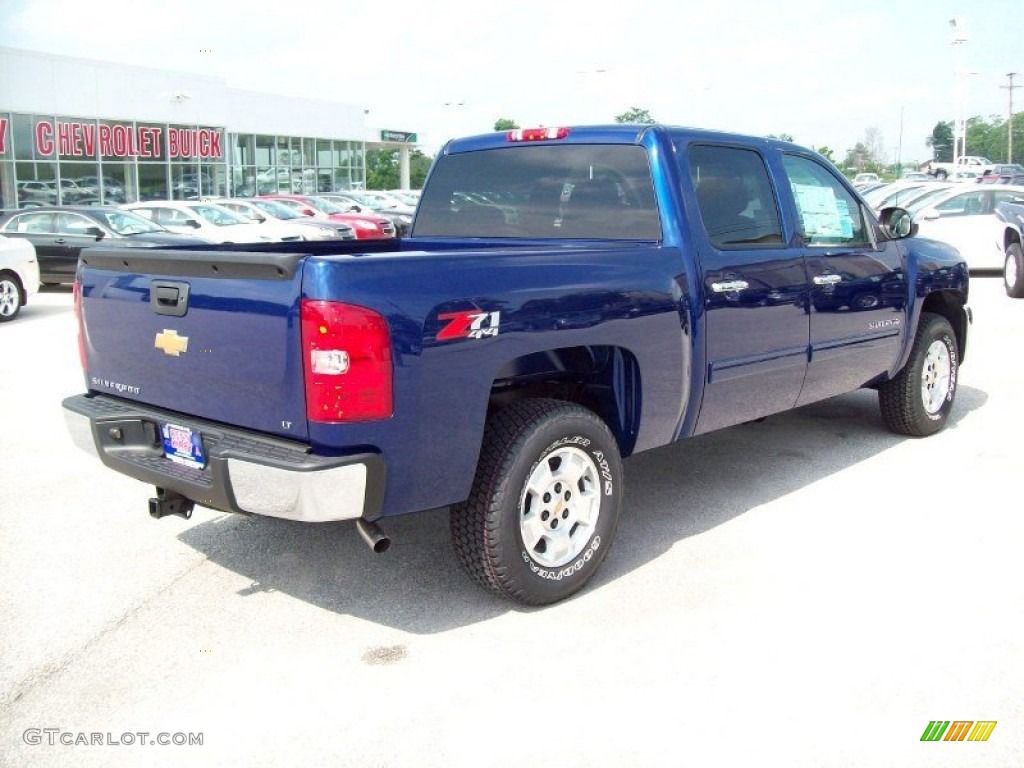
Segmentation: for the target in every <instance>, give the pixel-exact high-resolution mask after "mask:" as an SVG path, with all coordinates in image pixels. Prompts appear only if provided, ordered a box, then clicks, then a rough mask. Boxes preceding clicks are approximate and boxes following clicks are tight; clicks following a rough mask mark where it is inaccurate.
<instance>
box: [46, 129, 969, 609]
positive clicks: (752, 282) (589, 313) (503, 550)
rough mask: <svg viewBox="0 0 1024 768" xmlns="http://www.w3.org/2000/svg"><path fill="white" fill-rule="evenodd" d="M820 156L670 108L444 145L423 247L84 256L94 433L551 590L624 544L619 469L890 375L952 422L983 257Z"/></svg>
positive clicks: (82, 434)
mask: <svg viewBox="0 0 1024 768" xmlns="http://www.w3.org/2000/svg"><path fill="white" fill-rule="evenodd" d="M913 227H914V225H913V223H912V221H911V219H910V217H909V215H907V213H906V212H905V211H902V210H900V209H886V210H885V211H882V212H881V213H880V214H879V215H878V216H877V217H876V215H875V213H873V212H872V210H871V209H870V207H869V206H868V205H866V204H865V203H864V202H863V201H862V200H861V199H860V198H859V197H858V196H857V194H856V193H855V192H854V190H853V189H852V188H851V186H850V185H849V183H848V182H847V181H846V180H844V178H843V176H842V175H841V174H840V173H839V172H837V170H836V169H835V168H834V167H833V166H832V165H831V164H830V163H828V162H827V161H826V160H824V159H823V158H822V157H820V156H819V155H817V154H815V153H814V152H811V151H809V150H806V149H803V148H801V147H799V146H797V145H795V144H791V143H786V142H781V141H777V140H772V139H762V138H754V137H748V136H739V135H732V134H725V133H717V132H708V131H698V130H691V129H683V128H675V127H669V126H625V125H617V126H603V127H602V126H596V127H573V128H541V129H527V130H514V131H511V132H509V133H507V134H506V133H495V134H488V135H484V136H476V137H469V138H463V139H457V140H453V141H451V142H449V143H448V144H447V145H446V146H445V147H444V148H443V150H442V151H441V152H440V153H439V154H438V156H437V158H436V159H435V161H434V164H433V166H432V168H431V170H430V173H429V176H428V180H427V183H426V185H425V189H424V191H423V195H422V198H421V201H420V204H419V207H418V209H417V213H416V217H415V221H414V223H413V227H412V232H411V235H410V236H409V237H408V238H406V239H403V240H401V241H400V242H392V243H379V244H376V243H362V242H358V243H356V242H348V243H314V242H306V243H294V244H293V243H285V244H260V245H258V246H230V247H225V246H216V247H210V246H205V247H204V246H198V247H197V248H194V249H181V248H176V249H173V250H162V251H157V250H153V251H150V250H146V251H145V252H143V251H141V250H140V251H139V252H132V253H131V254H125V253H124V252H123V251H118V252H115V251H113V250H104V249H102V248H93V249H91V250H89V251H87V252H85V253H83V255H82V257H81V260H80V264H79V268H78V273H77V282H76V284H75V292H74V295H75V307H76V310H75V311H76V313H77V317H78V322H79V328H80V335H79V341H80V345H79V346H80V352H81V363H82V366H83V369H84V373H85V382H86V387H87V391H86V392H85V393H83V394H80V395H76V396H73V397H70V398H68V399H66V400H65V401H64V404H63V405H64V409H65V414H66V416H67V421H68V427H69V429H70V432H71V435H72V436H73V438H74V440H75V442H76V443H77V444H78V445H79V446H81V447H83V448H85V449H86V450H88V451H90V452H91V453H94V454H96V455H97V456H98V457H99V459H100V460H101V461H102V462H103V463H104V464H105V465H106V466H107V467H109V468H111V469H113V470H116V471H118V472H121V473H124V474H126V475H129V476H131V477H134V478H137V479H138V480H140V481H143V482H145V483H147V484H150V485H153V486H155V487H156V496H154V497H153V498H151V499H150V500H149V509H150V513H151V514H152V515H153V516H155V517H161V516H163V515H166V514H179V515H185V516H188V515H189V514H190V513H191V511H192V508H193V505H194V504H200V505H203V506H206V507H209V508H213V509H217V510H224V511H229V512H235V513H242V514H254V515H269V516H275V517H281V518H288V519H293V520H303V521H309V522H321V521H335V520H347V519H351V520H355V521H356V524H357V527H358V528H359V531H360V533H361V534H362V536H363V537H364V538H365V539H366V541H367V542H368V543H369V544H370V545H371V546H372V547H373V548H374V549H375V550H377V551H382V550H384V549H385V548H386V547H387V545H388V544H389V539H388V538H387V535H386V533H385V532H384V530H383V528H382V523H386V520H387V519H388V518H389V517H391V516H394V515H402V514H406V513H410V512H415V511H417V510H426V509H436V508H444V507H447V508H449V514H450V527H451V533H452V538H453V542H454V548H455V551H456V553H457V555H458V559H459V560H460V562H461V563H462V565H463V566H464V567H465V570H466V571H467V572H468V573H469V574H470V575H471V576H472V577H473V578H475V579H476V581H478V582H479V583H480V584H482V585H483V586H484V587H486V588H488V589H490V590H493V591H494V592H497V593H499V594H500V595H503V596H505V597H508V598H511V599H513V600H515V601H519V602H522V603H526V604H535V605H537V604H547V603H552V602H555V601H557V600H560V599H562V598H565V597H567V596H569V595H571V594H573V593H575V592H576V591H577V590H579V589H580V588H581V587H582V586H583V585H584V584H585V583H586V582H587V580H588V579H590V578H591V577H592V576H593V574H594V572H595V571H596V570H597V569H598V567H599V565H600V564H601V562H602V561H603V560H604V558H605V557H606V555H607V554H608V552H609V549H610V547H611V544H612V540H613V538H614V536H615V530H616V524H617V521H618V518H619V514H620V508H621V506H622V504H623V470H622V459H623V458H624V457H628V456H631V455H633V454H636V453H639V452H641V451H646V450H648V449H650V448H655V447H657V446H662V445H665V444H667V443H671V442H673V441H675V440H679V439H682V438H687V437H690V436H692V435H699V434H702V433H706V432H710V431H712V430H716V429H722V428H725V427H729V426H731V425H735V424H741V423H744V422H748V421H752V420H756V419H760V418H763V417H765V416H768V415H770V414H774V413H778V412H781V411H785V410H787V409H792V408H797V407H800V406H803V405H805V404H808V403H813V402H815V401H819V400H822V399H824V398H829V397H833V396H835V395H839V394H841V393H845V392H849V391H851V390H856V389H858V388H862V387H872V388H875V389H877V391H878V397H879V401H880V406H881V413H882V417H883V420H884V423H885V424H886V425H887V426H888V427H889V428H890V429H891V430H893V431H895V432H897V433H899V434H901V435H909V436H924V435H929V434H932V433H934V432H937V431H938V430H940V429H942V427H943V425H944V424H945V423H946V421H947V419H948V418H949V414H950V410H951V408H952V407H953V403H954V398H955V395H956V391H957V378H958V377H957V372H958V369H959V366H960V363H961V362H962V361H963V359H964V352H965V346H966V342H967V337H968V328H969V325H970V321H971V314H970V310H969V308H968V304H967V299H968V272H967V266H966V264H965V263H964V261H963V259H961V258H960V256H959V254H958V253H957V252H956V251H955V250H954V249H952V248H950V247H948V246H944V245H942V244H940V243H937V242H933V241H929V240H926V239H922V238H916V237H914V236H913V234H914V232H913Z"/></svg>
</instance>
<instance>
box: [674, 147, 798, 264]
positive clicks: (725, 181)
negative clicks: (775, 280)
mask: <svg viewBox="0 0 1024 768" xmlns="http://www.w3.org/2000/svg"><path fill="white" fill-rule="evenodd" d="M689 160H690V177H691V178H692V179H693V186H694V189H695V190H696V191H697V205H698V206H699V208H700V217H701V221H702V222H703V224H704V231H705V232H707V235H708V239H709V240H710V241H711V244H712V245H713V246H714V247H715V248H718V249H720V250H724V249H729V248H749V247H751V246H757V245H772V244H774V245H778V244H780V243H782V226H781V224H780V223H779V210H778V206H777V205H776V204H775V195H774V194H773V193H772V186H771V182H770V181H769V179H768V171H767V169H766V168H765V165H764V160H763V159H762V158H761V155H760V154H758V153H757V152H755V151H753V150H749V149H737V148H736V147H718V146H707V145H695V146H693V147H691V148H690V151H689Z"/></svg>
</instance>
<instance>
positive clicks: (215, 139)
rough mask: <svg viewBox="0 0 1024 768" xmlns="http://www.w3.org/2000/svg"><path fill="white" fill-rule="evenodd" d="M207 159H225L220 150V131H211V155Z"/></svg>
mask: <svg viewBox="0 0 1024 768" xmlns="http://www.w3.org/2000/svg"><path fill="white" fill-rule="evenodd" d="M207 157H223V154H222V153H221V149H220V131H210V154H209V155H207Z"/></svg>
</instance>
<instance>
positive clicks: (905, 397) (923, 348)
mask: <svg viewBox="0 0 1024 768" xmlns="http://www.w3.org/2000/svg"><path fill="white" fill-rule="evenodd" d="M959 362H960V356H959V349H958V347H957V342H956V336H955V334H954V333H953V327H952V326H951V325H950V324H949V321H948V320H946V318H944V317H942V316H941V315H935V314H932V313H930V312H924V313H922V315H921V322H920V324H919V325H918V328H917V334H916V335H915V336H914V346H913V348H912V349H911V350H910V359H909V360H907V364H906V365H905V366H904V367H903V370H902V371H900V372H899V373H898V374H897V375H896V376H895V377H894V378H892V379H890V380H889V381H887V382H885V383H884V384H882V385H881V386H880V387H879V388H878V402H879V405H880V406H881V409H882V420H883V421H884V422H885V426H886V427H888V428H889V429H890V430H892V431H893V432H896V433H897V434H900V435H908V436H910V437H925V436H926V435H932V434H934V433H936V432H938V431H939V430H941V429H942V428H943V427H944V426H945V425H946V420H947V419H948V418H949V412H950V411H951V410H952V409H953V400H954V398H955V397H956V385H957V375H958V373H959Z"/></svg>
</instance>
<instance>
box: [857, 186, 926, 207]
mask: <svg viewBox="0 0 1024 768" xmlns="http://www.w3.org/2000/svg"><path fill="white" fill-rule="evenodd" d="M929 183H930V182H929ZM923 187H924V184H923V183H922V182H919V181H894V182H892V183H891V184H886V185H885V186H884V187H879V188H878V189H875V190H872V191H871V192H861V196H862V197H863V198H864V200H865V201H866V202H867V204H868V205H870V206H871V207H872V208H874V209H875V210H876V211H880V210H882V209H883V208H888V207H890V206H893V205H898V206H901V207H903V208H906V207H907V199H908V198H909V197H911V196H912V195H913V194H914V192H915V191H916V190H919V189H922V188H923Z"/></svg>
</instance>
